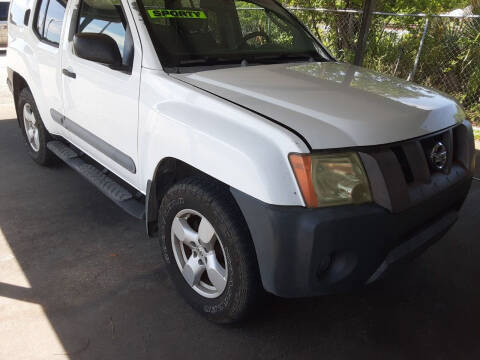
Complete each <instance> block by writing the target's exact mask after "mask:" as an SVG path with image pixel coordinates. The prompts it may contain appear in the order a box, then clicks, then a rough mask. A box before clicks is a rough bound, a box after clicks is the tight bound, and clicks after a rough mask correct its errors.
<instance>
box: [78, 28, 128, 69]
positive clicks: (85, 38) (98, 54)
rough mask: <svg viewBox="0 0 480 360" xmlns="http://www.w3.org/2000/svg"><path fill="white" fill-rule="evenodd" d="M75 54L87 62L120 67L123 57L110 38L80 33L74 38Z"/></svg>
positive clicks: (96, 34) (102, 35)
mask: <svg viewBox="0 0 480 360" xmlns="http://www.w3.org/2000/svg"><path fill="white" fill-rule="evenodd" d="M73 49H74V50H75V54H76V55H77V56H78V57H80V58H82V59H86V60H90V61H95V62H98V63H101V64H105V65H110V66H113V67H120V66H121V65H122V56H121V55H120V50H119V49H118V45H117V43H116V42H115V40H113V39H112V38H111V37H110V36H108V35H105V34H98V33H78V34H75V36H74V37H73Z"/></svg>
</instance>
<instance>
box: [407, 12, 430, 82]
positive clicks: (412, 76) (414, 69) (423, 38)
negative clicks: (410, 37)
mask: <svg viewBox="0 0 480 360" xmlns="http://www.w3.org/2000/svg"><path fill="white" fill-rule="evenodd" d="M429 24H430V18H428V17H427V20H426V21H425V27H424V28H423V34H422V39H421V40H420V45H418V52H417V57H416V58H415V63H414V64H413V70H412V72H411V73H410V74H409V75H408V78H407V81H413V79H414V78H415V73H416V72H417V67H418V63H419V62H420V56H421V55H422V49H423V44H424V43H425V36H427V32H428V26H429Z"/></svg>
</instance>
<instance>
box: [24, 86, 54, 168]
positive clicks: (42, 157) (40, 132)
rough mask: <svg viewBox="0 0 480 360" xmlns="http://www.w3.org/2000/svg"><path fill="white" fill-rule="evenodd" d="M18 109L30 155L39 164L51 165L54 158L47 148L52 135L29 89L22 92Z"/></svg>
mask: <svg viewBox="0 0 480 360" xmlns="http://www.w3.org/2000/svg"><path fill="white" fill-rule="evenodd" d="M17 108H18V117H19V123H20V127H21V129H22V132H23V136H24V138H25V143H26V145H27V149H28V153H29V155H30V156H31V158H32V159H33V160H35V161H36V162H37V163H38V164H40V165H49V164H50V163H51V162H52V160H53V158H54V156H53V154H52V153H51V152H50V150H48V148H47V142H48V141H49V140H50V135H49V134H48V132H47V130H46V129H45V126H44V125H43V122H42V118H41V117H40V113H39V112H38V109H37V105H36V104H35V100H34V99H33V95H32V93H31V91H30V90H29V89H28V88H25V89H23V90H22V91H21V92H20V95H19V96H18V103H17Z"/></svg>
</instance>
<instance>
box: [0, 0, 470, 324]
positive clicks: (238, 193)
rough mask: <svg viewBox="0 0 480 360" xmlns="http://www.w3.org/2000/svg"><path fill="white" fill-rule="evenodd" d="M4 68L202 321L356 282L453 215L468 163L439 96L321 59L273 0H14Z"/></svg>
mask: <svg viewBox="0 0 480 360" xmlns="http://www.w3.org/2000/svg"><path fill="white" fill-rule="evenodd" d="M9 36H10V38H9V40H10V41H9V48H8V83H9V85H10V87H11V89H12V92H13V95H14V97H15V103H16V110H17V114H18V121H19V125H20V127H21V129H22V131H23V133H24V135H25V139H26V143H27V148H28V151H29V153H30V155H31V156H32V158H33V159H34V160H35V161H37V162H38V163H39V164H42V165H46V164H48V163H50V162H51V160H52V159H53V158H54V155H56V157H59V158H60V159H62V160H63V161H65V162H66V163H67V164H68V165H70V166H71V167H72V168H73V169H75V170H76V171H78V172H79V173H80V174H81V175H83V176H84V177H85V178H86V179H88V180H89V181H90V182H91V183H92V184H94V185H95V186H97V187H98V188H99V189H100V190H101V191H102V192H103V193H104V194H105V195H106V196H108V197H109V198H111V199H112V200H113V201H114V202H115V203H117V204H118V205H119V206H121V207H122V208H123V209H125V210H126V211H127V212H128V213H130V214H131V215H133V216H136V217H137V218H139V219H145V222H146V228H147V232H148V234H149V235H150V236H153V235H158V237H159V240H160V245H161V248H162V251H163V255H164V258H165V262H166V266H167V268H168V269H169V272H170V274H171V278H172V280H173V282H174V283H175V284H176V286H177V288H178V289H179V291H180V292H181V293H182V295H183V296H184V297H185V298H186V299H187V301H188V302H189V303H190V304H191V305H192V306H193V307H194V308H196V309H197V310H199V311H200V312H201V313H203V314H204V315H206V316H207V317H208V318H210V319H211V320H213V321H217V322H233V321H236V320H238V319H240V318H242V317H244V316H245V314H247V312H248V311H249V310H251V309H252V307H253V305H254V304H255V303H257V302H258V298H259V297H260V296H261V295H262V294H263V290H266V291H267V292H270V293H273V294H276V295H279V296H284V297H297V296H311V295H319V294H327V293H333V292H339V291H347V290H351V289H354V288H356V287H358V286H361V285H364V284H366V283H369V282H372V281H374V280H376V279H378V278H379V277H380V276H382V275H383V274H384V273H385V272H386V271H387V270H388V269H390V268H391V266H392V265H394V264H396V263H397V262H398V261H399V260H400V259H404V258H405V257H407V256H413V255H415V254H417V253H419V252H420V251H421V250H423V249H425V248H426V247H427V246H428V245H430V244H431V243H433V242H434V241H435V240H437V239H438V238H440V237H441V236H442V235H443V234H444V233H445V232H446V231H447V230H448V229H449V228H450V227H451V226H452V225H453V224H454V223H455V221H456V219H457V214H458V210H459V208H460V206H461V205H462V203H463V201H464V199H465V197H466V195H467V193H468V190H469V187H470V183H471V177H472V169H473V166H474V150H473V149H474V147H473V136H472V129H471V126H470V124H469V123H468V122H467V121H466V120H465V115H464V112H463V111H462V109H461V108H460V106H459V105H457V103H456V102H455V101H454V100H452V99H451V98H449V97H447V96H446V95H442V94H439V93H437V92H435V91H433V90H431V89H427V88H423V87H420V86H417V85H414V84H412V83H408V82H404V81H401V80H398V79H394V78H389V77H386V76H384V75H380V74H377V73H375V72H372V71H369V70H366V69H363V68H360V67H355V66H352V65H349V64H343V63H338V62H336V61H335V60H334V59H333V58H332V56H331V55H330V54H329V53H328V51H327V50H325V49H324V47H323V46H322V45H321V44H320V42H319V41H318V40H317V39H315V37H314V36H313V35H312V34H311V33H310V32H308V31H307V30H306V28H305V27H304V26H303V25H302V24H301V23H299V22H298V20H297V19H296V18H295V17H294V16H293V15H292V14H290V13H289V12H288V11H287V10H285V9H284V8H282V7H281V6H280V5H279V4H278V3H277V2H276V1H274V0H246V1H236V0H188V1H187V0H138V1H133V0H69V1H68V3H67V2H66V0H33V2H32V1H31V0H14V1H13V4H12V7H11V14H10V35H9Z"/></svg>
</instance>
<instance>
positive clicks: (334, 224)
mask: <svg viewBox="0 0 480 360" xmlns="http://www.w3.org/2000/svg"><path fill="white" fill-rule="evenodd" d="M470 185H471V179H470V178H465V179H463V180H462V181H460V182H457V183H456V184H455V185H452V186H450V187H448V188H447V189H445V190H443V191H442V192H440V193H438V194H436V195H435V196H433V197H431V198H430V199H428V200H426V201H423V202H421V203H420V204H418V205H416V206H413V207H410V208H409V209H407V210H404V211H401V212H397V213H394V212H391V211H388V210H386V209H385V208H383V207H381V206H379V205H377V204H374V203H372V204H367V205H352V206H339V207H332V208H320V209H306V208H302V207H288V206H275V205H269V204H265V203H263V202H261V201H259V200H257V199H254V198H252V197H250V196H248V195H246V194H244V193H242V192H239V191H237V190H235V189H231V191H232V194H233V196H234V197H235V199H236V200H237V203H238V204H239V206H240V208H241V210H242V213H243V214H244V216H245V219H246V222H247V224H248V227H249V229H250V233H251V235H252V239H253V242H254V245H255V250H256V254H257V260H258V263H259V268H260V274H261V278H262V282H263V286H264V288H265V290H267V291H268V292H271V293H273V294H276V295H278V296H283V297H302V296H312V295H322V294H329V293H337V292H345V291H351V290H353V289H355V288H358V287H361V286H363V285H364V284H366V283H369V282H371V281H374V280H376V279H378V278H379V277H381V276H382V275H383V274H384V273H385V272H386V271H387V270H388V269H390V268H391V266H392V265H394V264H397V263H399V262H400V260H402V259H405V258H408V257H409V256H414V255H416V254H418V253H420V252H421V251H422V250H424V249H426V248H427V247H428V246H429V245H431V244H432V243H433V242H435V241H436V240H438V239H440V238H441V237H442V236H443V235H444V234H445V233H446V232H447V231H448V229H449V228H450V227H451V226H452V225H453V224H454V223H455V221H456V219H457V213H458V210H459V209H460V207H461V205H462V204H463V201H464V200H465V198H466V196H467V194H468V191H469V188H470Z"/></svg>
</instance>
